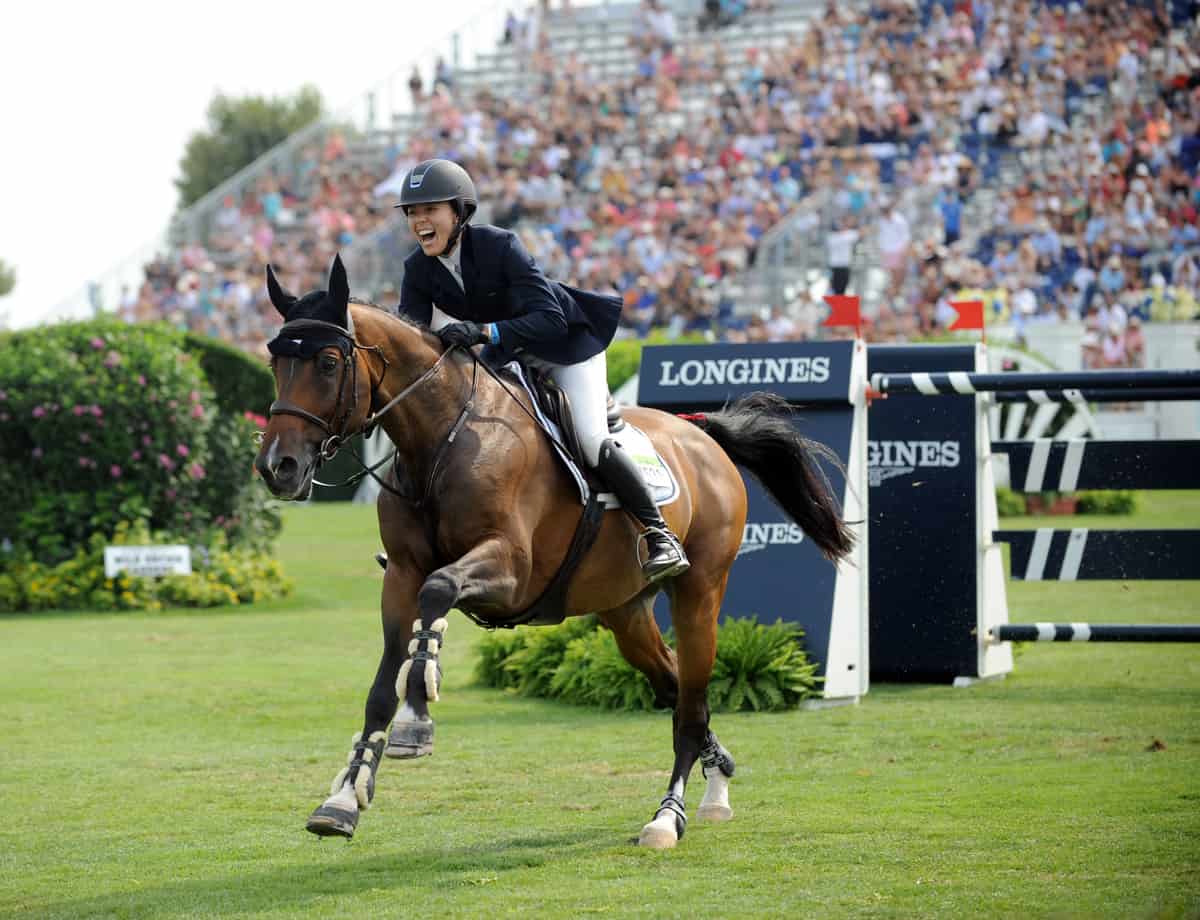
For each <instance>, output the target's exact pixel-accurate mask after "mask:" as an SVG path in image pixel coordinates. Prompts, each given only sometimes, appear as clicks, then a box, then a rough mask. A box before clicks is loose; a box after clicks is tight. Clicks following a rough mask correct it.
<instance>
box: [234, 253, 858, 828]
mask: <svg viewBox="0 0 1200 920" xmlns="http://www.w3.org/2000/svg"><path fill="white" fill-rule="evenodd" d="M267 289H268V294H269V297H270V300H271V303H272V304H273V305H274V306H275V308H276V309H277V310H278V311H279V313H280V315H281V316H282V317H283V320H284V324H283V326H282V328H281V330H280V333H279V336H278V337H277V338H276V339H275V340H274V341H273V342H272V347H271V350H272V353H273V355H274V357H273V358H272V361H271V365H272V371H273V374H274V377H275V384H276V393H277V398H276V400H275V401H274V403H273V404H272V405H271V408H270V415H269V421H268V424H267V427H266V429H265V431H264V433H263V436H262V441H261V446H260V450H259V453H258V456H257V458H256V460H255V467H256V469H257V470H258V472H259V474H261V477H262V480H263V482H264V483H265V484H266V486H267V488H268V489H269V490H270V491H271V492H272V493H273V494H274V495H275V496H276V497H277V498H279V499H285V500H290V499H304V498H307V497H308V495H309V494H310V491H311V489H312V484H313V480H314V473H315V472H316V470H317V467H318V466H319V465H320V463H321V462H322V461H324V460H326V459H328V458H329V457H330V456H332V455H333V453H334V452H336V450H337V449H338V447H339V446H341V445H342V444H343V443H344V442H345V441H346V440H347V439H348V438H350V437H352V436H353V435H355V434H357V433H359V432H362V431H363V430H364V429H371V428H373V427H374V426H376V425H377V426H379V427H380V428H382V429H383V430H384V431H385V432H386V433H387V435H388V437H389V438H390V439H391V441H392V443H393V445H394V446H395V451H396V454H395V462H394V463H392V464H391V466H390V468H389V470H388V472H387V473H386V475H385V476H384V477H382V479H381V482H382V484H383V488H382V489H381V491H380V494H379V498H378V502H377V511H378V519H379V534H380V537H381V540H382V543H383V546H384V548H385V549H386V552H387V558H386V568H385V571H384V576H383V589H382V597H381V610H382V625H383V653H382V657H381V659H380V662H379V668H378V671H377V672H376V675H375V679H374V681H373V683H372V684H371V688H370V690H369V692H368V694H367V701H366V708H365V715H364V720H363V723H362V730H361V731H360V732H359V733H358V734H356V735H354V737H353V739H352V742H351V744H352V749H351V751H350V753H349V756H348V758H347V765H346V766H345V767H344V768H342V769H341V770H340V771H339V772H338V773H337V775H336V777H335V778H334V781H333V784H332V786H331V789H330V794H329V797H328V798H326V799H325V800H324V802H323V803H322V804H321V805H320V806H319V807H318V808H317V809H316V810H314V811H313V812H312V814H311V815H310V816H309V818H308V821H307V824H306V828H307V829H308V830H309V831H311V832H313V833H315V834H318V835H320V836H329V835H336V836H342V837H346V838H350V837H352V836H353V834H354V832H355V830H356V828H357V826H358V823H359V819H360V816H361V814H362V813H363V812H364V811H366V809H367V808H368V806H369V805H370V803H371V800H372V798H373V796H374V790H375V783H376V776H377V773H378V771H379V767H380V764H381V762H382V759H383V758H384V757H385V756H390V757H395V758H400V759H403V758H411V757H419V756H424V755H426V754H429V753H430V752H431V751H432V745H433V727H434V723H433V720H432V718H431V717H430V706H429V704H430V703H432V702H435V701H436V700H437V699H438V690H439V686H440V677H441V672H440V668H439V666H438V651H439V649H440V648H441V647H442V645H443V643H444V642H445V633H446V625H447V621H446V615H447V613H448V612H449V611H450V610H451V609H452V608H456V609H459V610H461V611H462V612H464V613H466V614H467V615H468V616H469V617H470V618H471V619H473V620H475V621H476V622H477V623H480V624H482V625H484V626H488V627H494V626H506V625H510V624H511V623H512V622H513V621H514V619H515V618H518V617H519V615H520V614H522V613H523V612H524V611H526V610H528V609H529V608H530V607H531V605H533V604H534V603H535V602H536V601H537V600H538V599H539V598H540V597H542V596H543V594H544V592H546V590H547V588H548V586H550V585H551V584H552V583H553V582H554V581H555V579H556V577H557V576H558V574H559V569H560V566H561V565H562V563H563V562H564V559H566V558H567V556H568V555H569V551H570V550H571V548H572V543H573V536H574V534H575V532H576V528H577V525H579V523H580V520H581V515H582V514H583V513H584V510H583V506H582V503H581V500H580V492H579V489H578V487H577V485H576V483H575V481H574V480H573V479H572V478H571V476H570V475H569V473H568V472H567V470H566V467H565V465H564V463H563V462H562V460H561V459H560V458H559V457H557V456H556V454H555V451H554V449H553V445H552V443H551V439H550V436H548V435H547V433H546V432H544V431H543V430H541V428H539V426H538V425H537V423H536V420H535V418H534V414H533V412H532V405H531V401H530V399H529V398H528V396H527V395H526V394H525V392H524V391H523V390H521V389H517V388H515V387H514V386H512V385H510V384H511V381H510V382H509V383H506V382H505V374H504V373H499V372H496V371H494V370H492V369H491V368H489V367H487V366H486V365H484V363H483V361H482V359H481V358H480V357H479V356H478V355H477V354H476V353H475V352H474V351H472V350H470V349H466V348H461V347H451V348H449V349H445V348H443V346H442V344H441V343H440V341H439V340H438V338H437V336H436V335H434V334H433V333H432V332H431V331H430V330H429V329H427V328H423V327H420V326H418V325H416V324H415V323H412V322H410V321H408V320H406V319H405V318H402V317H400V316H398V315H396V314H395V313H391V312H389V311H387V310H385V309H383V308H381V307H377V306H374V305H370V304H365V303H362V302H359V301H357V300H352V299H351V298H350V291H349V284H348V280H347V276H346V271H345V268H344V267H343V265H342V262H341V259H340V257H335V259H334V262H333V265H332V268H331V270H330V274H329V280H328V289H327V290H324V291H321V290H314V291H311V292H309V293H307V294H305V295H304V296H302V297H296V296H295V295H293V294H291V293H289V292H288V291H287V290H286V289H284V288H283V287H282V286H281V285H280V283H279V281H278V279H277V278H276V276H275V273H274V271H273V269H272V268H271V266H269V265H268V266H267ZM481 365H482V366H484V372H483V373H480V367H481ZM789 412H790V409H789V407H788V406H787V404H786V403H784V402H783V401H782V400H780V399H779V398H778V397H775V396H773V395H771V394H765V393H760V394H753V395H751V396H749V397H744V398H743V399H742V400H739V401H738V402H735V403H733V404H731V405H728V406H726V407H725V408H724V409H723V410H721V411H717V412H714V413H710V414H708V415H706V416H695V417H691V418H683V417H678V416H675V415H671V414H669V413H664V412H659V411H655V410H647V409H640V408H626V409H624V415H625V417H626V419H627V420H628V421H629V422H631V423H632V424H634V425H636V426H637V427H638V428H640V429H641V430H642V431H644V432H645V433H646V434H647V435H648V436H649V438H650V439H651V441H652V443H653V444H654V446H655V448H656V449H657V451H658V453H659V454H660V456H661V457H662V458H663V459H664V461H665V462H666V463H667V464H668V465H669V467H670V469H671V470H672V472H673V473H674V476H675V478H676V479H677V480H678V484H679V490H678V497H677V498H676V499H675V500H674V501H672V502H670V503H669V504H667V505H665V506H664V507H663V509H662V510H663V513H664V516H665V518H666V520H667V522H668V523H669V524H670V526H671V528H672V529H673V531H674V532H675V533H676V534H677V535H679V537H680V539H681V540H682V542H683V543H684V546H685V548H686V551H687V554H688V557H689V558H690V560H691V568H690V570H688V571H687V572H685V573H682V574H679V575H677V576H675V577H671V578H668V579H665V580H663V581H660V582H658V583H655V584H648V583H647V582H646V580H645V579H644V578H643V576H642V573H641V568H640V563H639V562H638V558H637V555H638V554H637V549H638V546H639V542H638V540H639V532H638V529H637V528H636V527H635V525H634V522H633V520H632V518H631V517H630V516H629V515H627V514H625V513H622V512H620V511H619V510H609V511H606V512H603V517H602V520H600V521H599V524H598V528H599V529H598V533H596V535H595V539H594V542H592V544H591V546H590V548H589V549H587V550H586V552H585V553H583V555H582V557H581V558H579V559H578V560H577V565H576V566H575V568H574V571H573V573H572V574H570V577H569V582H567V583H566V584H565V587H564V591H563V592H562V593H561V595H560V596H561V601H560V603H561V610H560V611H559V619H561V618H563V617H566V616H579V615H584V614H590V613H595V614H596V615H597V616H598V618H599V620H600V622H601V624H603V626H605V627H607V628H608V629H610V630H611V631H612V633H613V635H614V637H615V639H616V643H617V646H618V647H619V649H620V651H621V654H622V655H623V656H624V657H625V658H626V660H628V661H629V663H630V664H631V665H633V666H634V667H635V668H636V669H638V670H639V671H640V672H641V673H642V674H644V675H645V677H646V679H647V680H648V681H649V683H650V686H651V688H652V689H653V691H654V695H655V700H656V703H657V704H658V705H659V706H661V707H665V708H669V709H671V710H672V712H673V719H672V739H673V748H674V762H673V766H672V770H671V778H670V781H669V783H668V788H667V792H666V795H665V796H664V798H663V799H662V800H661V802H660V803H659V805H658V806H657V808H656V809H655V811H654V813H653V818H652V819H651V820H650V822H649V823H647V824H646V825H645V826H644V827H643V828H642V831H641V834H640V835H639V838H638V840H639V843H640V844H641V845H643V846H648V847H653V848H659V849H663V848H668V847H673V846H675V845H676V843H677V842H678V841H679V840H680V838H681V837H682V836H683V833H684V830H685V828H686V825H687V809H686V806H685V803H684V794H685V789H686V785H687V782H688V778H689V775H690V773H691V771H692V768H693V766H694V765H695V763H696V761H697V760H699V761H700V762H701V769H702V773H703V775H704V777H705V779H706V787H705V792H704V797H703V799H702V800H701V802H700V805H699V808H698V812H697V817H698V818H700V819H701V820H711V821H722V820H727V819H729V818H730V817H731V816H732V813H733V812H732V808H731V807H730V804H729V780H730V778H731V777H732V776H733V774H734V769H735V763H734V759H733V757H732V755H731V754H730V753H729V751H728V750H727V749H726V748H725V747H724V746H723V745H721V743H720V742H719V741H718V739H717V737H716V735H715V734H714V733H713V732H712V730H711V729H710V727H709V706H708V699H707V687H708V683H709V679H710V676H711V673H712V667H713V661H714V658H715V654H716V632H717V620H718V617H719V615H720V610H721V600H722V597H723V596H724V592H725V586H726V583H727V581H728V579H729V572H730V568H731V567H732V565H733V562H734V559H735V558H736V556H737V553H738V548H739V546H740V544H741V542H742V534H743V528H744V525H745V521H746V512H747V504H746V502H747V499H746V489H745V485H744V483H743V480H742V477H741V475H740V474H739V472H738V467H737V465H735V464H740V465H741V466H743V467H744V468H745V469H746V470H748V471H749V472H750V473H751V474H752V475H754V476H755V477H756V478H757V479H758V480H759V481H760V482H761V483H762V484H763V485H764V487H765V488H766V490H767V491H768V492H769V493H770V495H771V496H772V498H773V499H774V500H775V501H776V502H777V503H778V504H779V505H780V507H781V508H782V509H783V510H784V511H785V512H786V513H787V514H788V516H789V517H791V518H792V519H793V520H794V521H795V522H796V523H797V524H799V525H800V526H801V528H802V529H803V531H804V532H805V534H807V536H808V537H809V538H810V539H811V540H812V541H813V542H814V543H815V544H816V545H817V547H818V548H819V549H820V551H821V552H822V554H823V555H824V556H825V557H826V558H827V559H829V560H830V561H831V562H832V563H834V564H837V562H838V561H839V560H841V559H842V558H843V557H845V556H846V555H847V554H848V553H849V552H850V551H851V549H852V548H853V544H854V539H855V538H854V535H853V533H852V531H851V529H850V527H849V525H848V524H847V523H846V522H844V521H843V520H842V519H841V514H840V509H839V507H838V503H837V500H836V498H835V497H834V495H833V492H832V489H831V488H830V485H829V482H828V479H827V478H826V476H825V473H824V471H823V470H822V468H821V466H820V464H819V463H818V462H817V457H819V456H822V455H824V456H829V454H828V452H827V451H826V450H825V449H824V446H823V445H820V444H818V443H817V442H815V441H810V440H808V439H806V438H804V437H803V436H801V435H800V434H799V433H798V432H797V431H796V429H795V427H794V426H793V425H792V423H791V422H790V421H789V419H788V417H787V414H788V413H789ZM660 591H665V592H666V593H667V595H668V597H669V601H670V607H671V622H672V625H673V628H674V632H675V636H676V648H675V649H674V651H672V649H671V648H670V647H669V646H668V645H667V644H666V643H665V642H664V641H663V637H662V635H661V634H660V632H659V629H658V626H657V624H656V622H655V618H654V613H653V604H654V600H655V597H656V596H657V595H658V593H659V592H660ZM389 726H390V729H389Z"/></svg>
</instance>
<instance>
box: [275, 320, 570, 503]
mask: <svg viewBox="0 0 1200 920" xmlns="http://www.w3.org/2000/svg"><path fill="white" fill-rule="evenodd" d="M312 329H318V330H322V331H325V332H333V333H334V334H335V335H336V336H337V338H338V347H339V348H340V349H341V351H342V355H343V357H344V359H345V360H344V361H343V365H346V364H349V365H351V369H350V370H349V372H347V370H346V368H345V366H343V368H342V375H341V379H340V380H339V382H338V398H337V402H336V403H334V406H333V413H332V416H333V421H332V422H327V421H325V419H323V418H321V417H320V416H319V415H314V414H313V413H312V412H309V411H308V410H307V409H304V408H302V407H300V406H297V405H296V404H295V403H293V402H289V401H287V400H285V399H283V398H282V397H280V398H277V399H276V400H275V401H274V402H273V403H271V407H270V408H269V409H268V410H267V415H268V417H271V416H275V415H294V416H296V417H297V418H301V419H304V420H305V421H306V422H309V423H310V424H312V425H316V426H317V427H318V428H320V429H321V430H322V431H323V432H325V440H323V441H322V442H321V446H320V448H318V451H317V465H318V467H319V466H320V464H321V463H322V462H324V461H326V460H332V459H333V457H334V456H336V455H337V452H338V450H339V449H341V447H343V446H345V447H346V449H347V450H348V451H349V453H350V455H351V456H352V457H353V458H354V460H355V461H356V462H357V463H358V465H359V466H360V467H361V468H362V469H361V470H360V471H359V472H357V473H353V474H351V475H350V476H349V477H348V478H347V479H345V480H344V481H342V482H335V483H329V482H321V481H319V480H317V479H314V480H313V482H314V483H315V484H316V485H319V486H324V487H326V488H341V487H344V486H350V485H354V484H355V483H357V482H359V481H361V480H362V479H363V478H364V477H366V476H370V477H371V478H372V479H374V480H375V482H377V483H378V484H379V487H380V488H382V489H384V490H386V491H388V492H391V493H392V494H393V495H395V496H397V497H399V498H402V499H404V500H405V501H408V502H410V503H412V504H413V505H414V506H415V507H417V508H420V507H421V506H422V505H424V504H425V502H426V501H427V500H428V499H429V496H430V495H431V494H432V492H433V486H434V481H435V480H436V478H437V474H438V471H439V470H440V469H441V465H442V463H443V462H444V461H445V459H446V454H447V453H449V451H450V448H451V447H452V446H453V445H454V441H455V439H456V438H457V437H458V433H459V432H460V431H461V430H462V427H463V425H464V424H466V421H467V419H468V418H469V417H470V415H471V411H472V410H473V409H474V407H475V395H476V390H477V385H478V381H479V367H480V365H482V366H483V369H484V371H485V372H486V373H487V374H488V376H490V377H491V378H492V379H493V380H495V381H496V383H498V384H499V385H500V388H501V389H503V390H504V391H505V392H506V393H507V394H508V395H509V397H510V398H511V399H512V400H513V402H515V403H516V404H517V406H518V407H520V409H521V411H522V412H524V413H525V414H526V415H527V416H529V418H530V419H532V420H533V423H534V425H535V426H539V427H540V423H539V421H538V418H537V416H536V415H535V414H534V413H533V412H531V411H530V410H529V409H528V408H526V406H525V404H524V403H523V402H522V401H521V399H520V397H519V396H517V394H516V393H514V392H513V391H512V389H511V388H510V387H509V385H508V384H507V383H505V382H504V380H502V379H501V378H500V375H499V374H497V373H496V372H495V371H494V370H493V369H492V368H491V367H489V366H488V365H487V362H485V361H482V360H480V358H479V356H478V355H477V354H475V352H473V351H472V350H471V349H469V348H467V347H465V346H461V345H451V346H449V347H448V348H446V349H445V351H443V352H442V354H441V355H440V356H439V357H438V359H437V360H436V361H435V362H434V363H433V364H432V365H431V366H430V367H429V368H427V369H426V370H425V371H424V372H423V373H422V374H421V375H420V376H419V377H417V379H416V380H414V381H413V382H412V383H410V384H409V385H408V386H406V387H405V388H404V389H403V390H401V391H400V392H399V393H397V394H396V395H395V396H393V397H392V398H391V399H389V400H388V401H387V402H386V403H385V404H384V405H383V406H382V407H381V408H379V409H378V410H377V411H375V412H372V413H370V414H369V415H368V416H367V418H366V420H365V421H364V422H363V425H362V428H361V429H360V431H361V432H362V434H363V437H366V438H369V437H370V436H371V434H372V433H373V432H374V430H375V426H376V425H378V423H379V420H380V419H381V418H383V416H384V415H386V414H387V413H388V412H389V411H390V410H391V409H392V408H393V407H394V406H396V405H398V404H399V403H400V402H401V401H402V400H403V399H405V397H407V396H408V395H409V394H410V393H412V392H413V391H414V390H416V389H417V388H418V387H419V386H421V384H423V383H425V382H426V381H427V380H429V379H430V378H431V377H433V375H434V374H436V373H437V372H438V369H439V368H440V367H441V366H442V364H443V363H445V361H446V359H447V358H449V357H450V355H451V354H452V353H453V352H455V351H457V350H459V349H462V351H464V352H466V354H467V355H468V356H469V357H470V358H471V362H472V365H473V367H472V371H471V392H470V393H469V394H468V395H467V398H466V400H465V401H464V402H463V406H462V409H460V410H459V413H458V417H457V418H456V419H455V420H454V424H453V425H451V426H450V430H449V431H448V432H447V433H446V435H445V437H443V438H442V439H441V441H440V442H439V443H438V447H437V450H436V452H435V453H434V457H433V462H432V463H431V464H430V466H429V474H428V475H427V476H426V477H425V483H424V486H423V488H422V489H421V492H420V493H419V494H417V495H414V494H412V493H411V492H409V491H402V490H400V489H397V488H395V487H393V486H392V485H390V484H389V483H387V482H386V481H384V480H383V479H381V478H380V477H379V476H378V475H376V473H375V471H376V470H377V469H379V468H380V467H381V466H383V465H384V464H385V463H387V462H388V461H394V462H395V463H396V464H397V465H398V464H399V456H400V455H399V452H398V451H395V450H393V451H392V452H391V454H389V455H388V456H386V457H384V458H383V459H382V460H380V461H379V462H377V463H374V464H372V465H370V466H368V465H367V463H366V461H364V460H363V459H362V457H360V456H359V455H358V453H357V452H356V451H355V450H354V448H353V447H351V446H350V445H349V443H348V441H349V439H350V438H352V437H353V436H354V435H355V434H357V433H358V432H354V431H348V430H346V429H347V426H348V425H349V422H350V419H351V418H353V417H354V410H355V409H356V408H357V406H358V362H357V361H353V360H351V358H352V357H353V355H354V351H355V349H361V350H362V351H367V352H374V353H375V354H377V355H378V356H379V359H380V360H381V361H382V362H383V374H382V375H381V376H380V380H381V381H382V380H383V377H384V376H385V375H386V374H387V370H388V367H389V363H388V360H387V357H386V356H385V355H384V353H383V350H382V349H381V348H380V347H379V346H378V345H360V344H359V343H358V341H357V340H356V339H355V337H354V333H353V331H352V330H351V329H347V328H345V327H343V326H339V325H337V324H336V323H329V322H325V321H324V320H317V319H297V320H292V321H291V322H287V323H284V325H283V326H282V327H281V328H280V330H279V336H280V337H284V336H285V335H286V334H288V333H290V334H299V333H302V332H303V331H304V330H312ZM314 357H315V355H314ZM308 360H311V358H310V359H308ZM347 376H349V377H350V380H351V395H350V400H349V401H348V403H347V405H346V408H345V410H344V411H343V412H342V413H341V414H340V415H339V414H338V409H339V408H341V405H342V400H343V398H344V395H345V390H346V378H347ZM374 398H375V390H374V389H372V390H371V394H370V399H371V401H372V402H374ZM546 434H547V435H548V436H550V439H551V441H553V442H554V443H555V444H557V445H558V447H559V449H560V450H561V451H562V452H563V453H564V454H569V451H567V449H566V447H564V446H563V445H562V443H561V441H559V439H558V438H556V437H554V436H553V435H550V433H549V432H546ZM404 481H405V480H404V478H403V477H402V476H401V475H400V472H399V469H397V470H396V482H397V483H403V482H404Z"/></svg>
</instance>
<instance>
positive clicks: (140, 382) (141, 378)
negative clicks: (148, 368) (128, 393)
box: [137, 374, 146, 387]
mask: <svg viewBox="0 0 1200 920" xmlns="http://www.w3.org/2000/svg"><path fill="white" fill-rule="evenodd" d="M137 382H138V386H142V387H144V386H145V385H146V375H145V374H138V375H137Z"/></svg>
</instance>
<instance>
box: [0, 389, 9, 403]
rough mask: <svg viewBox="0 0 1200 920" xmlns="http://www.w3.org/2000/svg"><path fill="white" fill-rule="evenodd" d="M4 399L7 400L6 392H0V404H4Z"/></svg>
mask: <svg viewBox="0 0 1200 920" xmlns="http://www.w3.org/2000/svg"><path fill="white" fill-rule="evenodd" d="M6 399H8V391H7V390H0V402H4V400H6Z"/></svg>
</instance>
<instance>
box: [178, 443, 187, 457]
mask: <svg viewBox="0 0 1200 920" xmlns="http://www.w3.org/2000/svg"><path fill="white" fill-rule="evenodd" d="M175 453H177V454H179V456H181V457H186V456H187V455H188V454H190V453H191V451H190V450H188V446H187V445H186V444H176V445H175Z"/></svg>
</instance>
